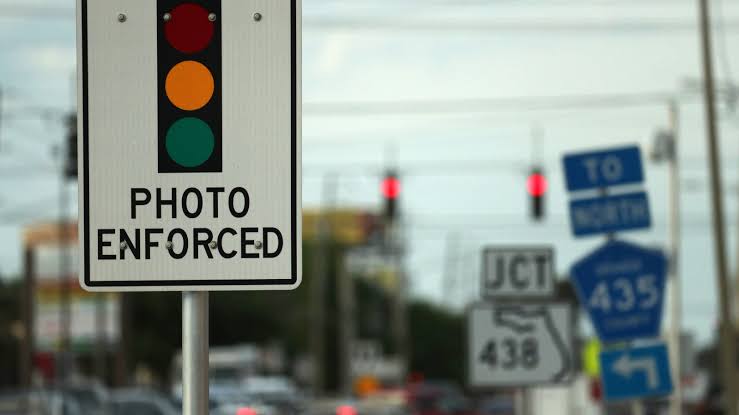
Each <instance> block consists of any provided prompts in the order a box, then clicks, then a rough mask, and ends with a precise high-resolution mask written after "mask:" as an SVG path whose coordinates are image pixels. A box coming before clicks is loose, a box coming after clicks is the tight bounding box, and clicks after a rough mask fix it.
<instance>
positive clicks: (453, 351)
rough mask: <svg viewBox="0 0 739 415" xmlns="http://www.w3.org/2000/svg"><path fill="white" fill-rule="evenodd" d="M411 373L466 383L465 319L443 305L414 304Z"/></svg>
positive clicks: (411, 336) (411, 306)
mask: <svg viewBox="0 0 739 415" xmlns="http://www.w3.org/2000/svg"><path fill="white" fill-rule="evenodd" d="M409 313H410V316H409V318H410V339H411V365H410V371H411V372H413V373H420V374H422V375H423V376H424V378H426V379H444V380H451V381H454V382H456V383H457V384H459V385H464V384H465V379H464V373H465V369H464V368H465V361H466V356H467V353H466V352H465V349H464V345H465V343H466V340H465V338H466V331H465V325H464V318H463V316H462V315H461V314H458V313H454V312H451V311H449V310H447V309H444V308H442V307H440V306H437V305H434V304H431V303H428V302H424V301H414V302H412V303H411V304H410V307H409Z"/></svg>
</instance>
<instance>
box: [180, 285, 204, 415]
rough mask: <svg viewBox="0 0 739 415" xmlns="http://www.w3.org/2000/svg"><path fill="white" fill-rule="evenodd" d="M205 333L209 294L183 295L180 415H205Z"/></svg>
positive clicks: (188, 292) (192, 292)
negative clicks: (181, 414)
mask: <svg viewBox="0 0 739 415" xmlns="http://www.w3.org/2000/svg"><path fill="white" fill-rule="evenodd" d="M208 331H209V327H208V292H207V291H203V292H194V291H185V292H183V293H182V413H183V415H208V399H209V398H208V378H209V376H208V342H209V338H208V337H209V336H208Z"/></svg>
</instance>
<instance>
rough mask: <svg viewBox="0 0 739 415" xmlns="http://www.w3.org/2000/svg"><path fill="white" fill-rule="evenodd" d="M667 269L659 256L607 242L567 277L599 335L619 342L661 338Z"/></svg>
mask: <svg viewBox="0 0 739 415" xmlns="http://www.w3.org/2000/svg"><path fill="white" fill-rule="evenodd" d="M666 270H667V260H666V258H665V256H664V254H662V252H660V251H657V250H653V249H645V248H642V247H640V246H638V245H634V244H631V243H628V242H623V241H609V242H607V243H606V244H605V245H603V246H602V247H600V248H598V249H596V250H595V251H594V252H593V253H591V254H590V255H588V256H587V257H585V258H584V259H582V260H580V261H579V262H577V263H576V264H575V265H574V266H573V267H572V269H571V271H570V274H571V278H572V282H573V284H574V285H575V290H576V292H577V295H578V297H579V299H580V303H581V304H582V305H583V307H585V309H586V310H587V311H588V314H589V315H590V320H591V321H592V323H593V326H594V327H595V331H596V333H597V334H598V337H599V338H600V339H601V340H602V341H603V342H619V341H627V340H634V339H638V338H645V337H658V336H659V335H660V326H661V324H662V308H663V303H664V291H665V273H666Z"/></svg>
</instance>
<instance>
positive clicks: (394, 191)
mask: <svg viewBox="0 0 739 415" xmlns="http://www.w3.org/2000/svg"><path fill="white" fill-rule="evenodd" d="M380 191H381V192H382V199H383V201H384V205H385V206H384V216H385V220H387V221H393V220H395V216H397V213H398V198H399V197H400V179H399V178H398V175H397V174H395V172H388V173H386V174H385V177H384V178H383V179H382V183H381V184H380Z"/></svg>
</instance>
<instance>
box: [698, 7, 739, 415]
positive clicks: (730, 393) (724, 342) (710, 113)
mask: <svg viewBox="0 0 739 415" xmlns="http://www.w3.org/2000/svg"><path fill="white" fill-rule="evenodd" d="M698 4H699V6H700V7H699V8H700V29H701V45H702V55H703V77H704V88H705V93H704V100H705V109H706V133H707V137H706V138H707V141H708V158H709V169H710V178H711V202H712V203H711V204H712V210H713V232H714V238H715V249H716V279H717V281H716V288H717V290H718V295H717V297H718V300H719V304H720V312H721V316H720V317H721V320H720V326H721V332H720V335H721V359H720V362H721V364H720V367H721V368H722V372H723V376H722V378H723V379H722V380H723V382H722V384H723V390H724V399H723V401H724V402H725V405H726V414H727V415H737V394H736V388H737V383H736V345H735V344H734V323H733V318H732V317H733V315H732V307H731V300H732V295H731V290H730V284H729V275H728V272H727V266H726V240H725V235H724V229H725V223H724V206H723V193H722V181H721V164H720V163H721V160H720V158H719V148H718V147H719V143H718V131H717V128H716V102H715V97H714V82H713V62H712V56H713V55H712V51H711V30H710V26H709V24H710V18H709V10H708V0H698Z"/></svg>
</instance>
